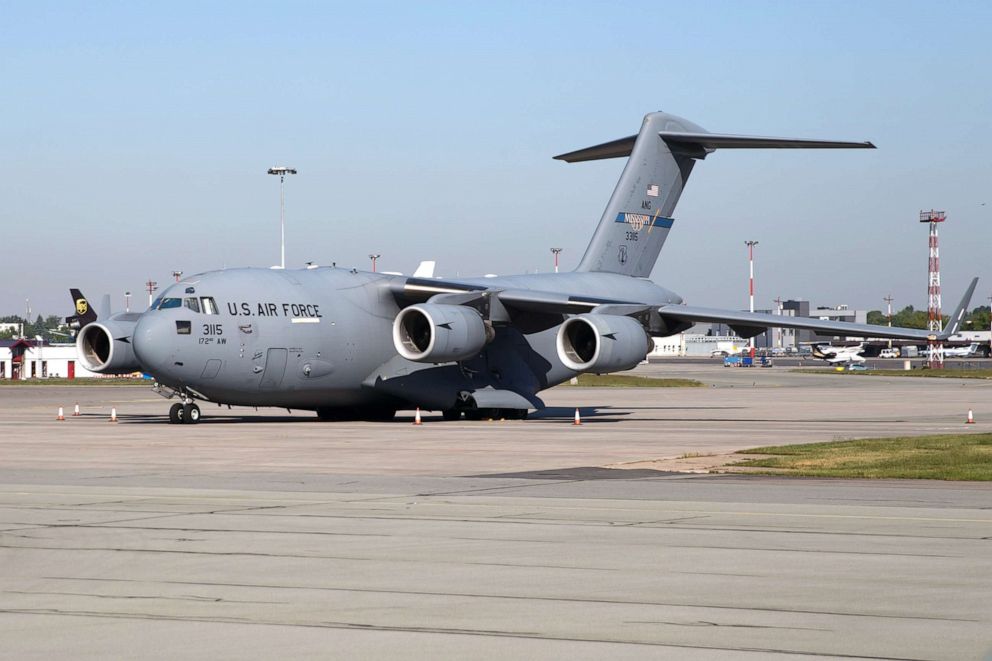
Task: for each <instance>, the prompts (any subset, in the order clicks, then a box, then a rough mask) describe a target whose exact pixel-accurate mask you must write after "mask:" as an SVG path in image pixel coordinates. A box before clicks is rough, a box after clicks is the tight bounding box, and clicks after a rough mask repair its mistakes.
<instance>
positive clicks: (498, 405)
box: [74, 112, 976, 423]
mask: <svg viewBox="0 0 992 661" xmlns="http://www.w3.org/2000/svg"><path fill="white" fill-rule="evenodd" d="M749 148H785V149H789V148H813V149H835V148H838V149H844V148H854V149H872V148H874V145H872V144H871V143H869V142H837V141H826V140H803V139H790V138H765V137H752V136H740V135H725V134H716V133H709V132H707V131H706V130H704V129H703V128H701V127H699V126H697V125H695V124H693V123H691V122H689V121H687V120H685V119H682V118H679V117H676V116H674V115H670V114H667V113H664V112H653V113H650V114H648V115H647V116H645V117H644V121H643V123H642V124H641V128H640V131H639V132H638V133H637V134H636V135H632V136H628V137H625V138H620V139H619V140H614V141H612V142H607V143H604V144H600V145H596V146H593V147H589V148H586V149H580V150H578V151H573V152H570V153H567V154H562V155H560V156H556V157H555V158H557V159H559V160H562V161H565V162H568V163H575V162H580V161H591V160H597V159H605V158H623V157H627V159H628V160H627V164H626V166H625V167H624V170H623V173H622V174H621V176H620V181H619V183H618V184H617V186H616V189H615V190H614V192H613V195H612V197H611V198H610V200H609V203H608V204H607V206H606V210H605V211H604V212H603V215H602V217H601V219H600V221H599V225H598V226H597V227H596V229H595V232H594V233H593V236H592V240H591V241H590V243H589V246H588V248H587V249H586V252H585V255H584V256H583V258H582V260H581V262H580V263H579V265H578V267H577V268H576V269H575V271H573V272H571V273H546V274H531V275H511V276H500V277H484V278H459V279H433V278H426V277H417V276H413V277H407V276H401V275H394V274H384V273H370V272H367V271H360V270H358V269H347V268H333V267H317V266H313V265H310V266H308V267H307V268H304V269H298V270H295V269H293V270H291V269H269V268H237V269H225V270H221V271H210V272H207V273H201V274H199V275H194V276H190V277H187V278H185V279H183V280H181V281H180V282H178V283H176V284H174V285H171V286H170V287H169V288H168V289H166V290H165V291H164V292H163V293H162V295H161V296H159V298H158V299H157V300H155V301H154V303H153V304H152V305H151V306H150V308H149V309H148V310H147V311H145V312H142V313H133V312H132V313H123V314H117V315H113V316H110V317H109V318H103V319H96V320H93V319H92V318H91V317H90V316H88V315H87V314H83V313H81V312H80V310H82V309H83V308H86V309H87V310H88V305H87V306H80V305H79V303H78V302H77V304H76V308H77V312H79V314H77V316H76V317H75V318H74V321H75V323H76V324H77V325H79V326H80V329H79V332H78V335H77V338H76V342H77V346H78V349H79V355H80V361H81V362H82V364H83V365H84V366H85V367H86V368H87V369H89V370H91V371H93V372H98V373H104V374H113V373H129V372H133V371H135V370H139V369H140V370H142V371H143V372H145V373H147V374H149V375H151V376H152V377H154V379H155V385H154V388H155V389H156V391H158V392H159V393H160V394H162V395H164V396H166V397H170V398H177V399H178V401H177V402H176V403H174V404H173V405H172V407H171V409H170V411H169V420H170V422H173V423H195V422H197V421H199V420H200V409H199V407H198V405H197V403H196V402H197V401H202V402H212V403H217V404H227V405H238V406H256V407H257V406H271V407H283V408H289V409H303V410H312V411H315V412H316V414H317V416H318V417H319V418H320V419H322V420H339V419H356V418H357V419H370V420H386V419H390V418H392V417H393V416H394V415H395V413H396V411H397V410H401V409H403V410H411V409H413V408H415V407H419V408H422V409H426V410H435V411H441V412H443V417H444V418H445V419H457V418H460V417H462V416H465V417H466V418H469V419H478V418H481V417H483V416H485V417H490V416H494V415H495V416H501V417H511V418H513V417H515V418H522V417H525V416H526V415H527V413H528V411H529V410H532V409H540V408H542V407H543V403H542V402H541V400H540V399H539V397H538V393H540V392H541V391H542V390H544V389H547V388H550V387H552V386H555V385H557V384H559V383H562V382H564V381H568V380H569V379H571V378H572V377H574V376H576V375H577V374H581V373H584V372H591V373H597V374H599V373H606V372H614V371H619V370H627V369H631V368H633V367H634V366H635V365H637V364H638V363H639V362H641V361H642V360H644V358H645V355H646V354H647V353H648V351H649V350H650V349H651V347H652V339H651V338H652V336H656V337H658V336H667V335H673V334H676V333H679V332H681V331H684V330H686V329H688V328H689V327H691V326H692V325H693V324H695V323H697V322H720V323H724V324H727V325H729V326H730V327H731V328H733V329H734V330H735V331H736V332H737V333H738V334H739V335H741V336H742V337H753V336H755V335H758V334H759V333H761V332H763V331H764V330H765V329H766V328H768V327H770V326H781V327H789V328H808V329H812V330H815V331H819V332H829V333H833V334H839V335H843V336H864V337H892V338H906V339H918V340H927V339H931V340H934V339H937V336H934V335H931V334H929V333H928V332H926V331H921V330H916V329H904V328H890V327H885V326H870V325H859V324H852V323H844V322H835V321H827V320H819V319H807V318H801V317H787V316H779V315H771V314H761V313H748V312H737V311H733V310H717V309H710V308H701V307H693V306H688V305H683V302H682V298H681V297H680V296H679V295H678V294H676V293H675V292H673V291H670V290H668V289H665V288H664V287H660V286H658V285H656V284H654V283H653V282H651V281H650V280H648V276H649V275H650V273H651V270H652V269H653V268H654V265H655V261H656V260H657V258H658V254H659V253H660V252H661V249H662V246H663V245H664V243H665V239H666V237H667V236H668V233H669V231H671V229H672V227H673V226H674V224H675V222H676V221H675V217H674V211H675V205H676V203H677V202H678V200H679V197H680V195H681V194H682V189H683V187H684V186H685V184H686V181H687V180H688V178H689V174H690V172H691V171H692V169H693V166H694V165H695V164H696V163H697V162H698V161H701V160H703V159H705V158H706V157H707V156H708V155H709V154H711V153H712V152H713V151H715V150H718V149H749ZM975 284H976V282H975V281H973V282H972V284H971V286H970V287H969V289H968V291H967V293H966V295H965V297H964V301H963V302H962V305H961V307H959V309H958V311H957V312H956V313H955V315H954V317H953V318H952V322H951V323H950V324H949V325H948V328H947V329H946V330H945V331H944V333H942V334H941V335H940V338H944V337H946V336H949V335H950V334H952V333H954V332H956V331H957V329H958V326H959V325H960V321H961V316H962V315H963V314H964V312H963V311H964V307H963V306H965V305H967V302H968V300H969V299H970V296H971V294H972V292H973V291H974V289H975ZM79 298H82V297H81V296H80V297H79Z"/></svg>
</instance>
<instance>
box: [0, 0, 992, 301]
mask: <svg viewBox="0 0 992 661" xmlns="http://www.w3.org/2000/svg"><path fill="white" fill-rule="evenodd" d="M612 5H613V3H579V2H561V3H532V2H521V3H465V2H452V3H431V4H427V5H424V6H422V7H415V6H412V4H411V3H343V4H340V5H328V4H325V3H297V2H279V3H229V4H225V3H213V2H197V3H182V2H173V3H156V4H151V3H147V4H146V3H126V2H119V3H75V4H74V3H66V2H56V3H41V2H31V3H8V4H7V5H6V6H5V7H4V9H3V12H2V20H0V89H2V97H0V98H2V103H0V145H2V153H3V164H4V165H3V169H4V173H3V174H4V176H3V177H2V178H0V220H2V222H3V228H4V230H5V231H4V238H3V243H2V245H3V246H4V255H3V259H2V261H0V265H2V266H0V274H2V276H3V283H4V284H3V287H2V289H0V314H13V313H18V312H22V311H23V309H24V299H25V298H30V299H31V300H32V307H33V309H34V311H35V312H36V313H38V312H41V313H44V314H66V313H68V312H70V305H69V299H68V294H67V293H66V290H67V288H68V287H69V286H71V285H76V286H80V287H82V288H83V290H84V291H85V292H87V293H88V294H89V296H90V297H91V298H94V299H96V298H98V297H99V296H100V295H101V294H102V293H106V292H110V293H112V294H113V296H114V301H115V306H116V305H119V301H120V300H121V299H122V294H123V291H124V290H125V289H130V290H131V291H133V292H134V293H135V294H136V298H137V299H138V300H140V299H141V296H140V292H141V291H142V283H143V282H144V281H145V280H146V279H148V278H153V279H156V280H158V281H160V282H166V281H168V279H169V273H170V272H171V271H172V270H174V269H181V270H183V271H185V272H186V273H194V272H198V271H203V270H209V269H214V268H221V267H224V266H241V265H254V266H269V265H271V264H275V263H278V182H277V180H276V179H275V178H274V177H268V176H266V175H265V170H266V168H267V167H269V166H271V165H275V164H287V165H291V166H295V167H297V168H298V169H299V171H300V174H299V175H298V176H296V177H294V178H292V179H291V180H290V181H288V183H287V244H288V247H287V260H288V263H289V264H290V265H291V266H292V265H302V264H303V263H304V262H306V261H315V262H318V263H321V264H329V263H330V262H331V261H336V262H337V263H338V264H339V265H356V266H359V267H360V268H367V266H368V258H367V257H366V255H367V254H368V253H369V252H377V253H382V255H383V257H382V259H381V262H380V264H381V268H383V269H385V270H398V271H404V272H407V273H409V272H410V271H411V270H412V269H413V268H414V267H415V266H416V264H417V262H418V261H419V260H421V259H437V260H438V262H439V266H438V270H439V273H441V274H444V275H449V276H454V275H456V274H458V275H473V274H481V273H486V272H492V273H500V274H507V273H514V272H521V271H533V270H535V269H540V270H548V269H549V268H550V265H551V254H550V252H549V248H550V247H551V246H561V247H563V248H564V252H563V253H562V263H563V266H564V267H565V268H570V267H571V266H572V265H574V264H575V263H576V262H577V260H578V259H579V257H580V256H581V254H582V251H583V250H584V248H585V245H586V243H587V241H588V239H589V237H590V236H591V234H592V231H593V229H594V227H595V225H596V223H597V221H598V219H599V216H600V214H601V212H602V210H603V207H604V206H605V204H606V201H607V199H608V197H609V195H610V193H611V191H612V189H613V186H614V184H615V182H616V179H617V177H618V175H619V172H620V169H621V167H622V162H621V161H619V160H614V161H603V162H598V163H591V164H577V165H566V164H563V163H560V162H558V161H553V160H551V156H553V155H554V154H558V153H561V152H564V151H569V150H571V149H575V148H578V147H584V146H588V145H591V144H595V143H598V142H602V141H606V140H611V139H614V138H618V137H621V136H624V135H629V134H631V133H633V132H635V131H636V129H637V128H638V125H639V122H640V118H641V117H642V115H643V114H644V113H646V112H648V111H651V110H658V109H661V110H666V111H668V112H673V113H676V114H679V115H682V116H684V117H687V118H689V119H691V120H693V121H695V122H697V123H698V124H701V125H702V126H705V127H707V128H708V129H709V130H712V131H719V132H726V133H754V134H762V135H781V136H796V137H814V138H839V139H857V140H866V139H867V140H872V141H874V142H875V143H876V144H877V145H878V146H879V149H878V151H875V152H865V151H851V152H816V151H809V152H783V151H753V152H744V151H737V152H729V151H728V152H718V153H716V154H714V155H712V156H711V157H710V158H708V159H707V160H706V161H705V162H703V163H700V164H699V165H698V166H697V168H696V169H695V171H694V172H693V176H692V179H691V181H690V182H689V185H688V187H687V189H686V191H685V193H684V195H683V197H682V202H681V203H680V205H679V207H678V209H677V210H676V213H675V216H676V219H677V223H676V226H675V229H674V230H673V232H672V234H671V236H670V237H669V241H668V244H667V245H666V247H665V250H664V251H663V252H662V255H661V259H660V260H659V264H658V266H657V268H656V269H655V271H654V274H653V279H654V280H655V281H656V282H658V283H660V284H663V285H665V286H668V287H670V288H673V289H675V290H676V291H678V292H680V293H682V294H683V295H684V296H685V297H686V299H687V300H688V301H689V302H690V303H693V304H697V305H703V304H705V305H716V306H725V307H743V306H746V301H747V297H746V294H747V288H746V281H745V277H746V273H747V263H746V251H745V248H744V240H745V239H756V240H758V241H760V245H759V246H758V248H757V251H756V254H757V260H758V261H757V267H756V270H757V276H758V285H757V289H758V293H757V297H758V306H759V307H770V306H771V305H772V303H771V301H772V299H773V298H775V296H782V297H785V298H789V297H804V298H809V299H811V300H813V301H814V302H815V303H820V304H835V303H847V304H849V305H851V306H858V307H869V308H880V307H882V305H883V303H882V300H881V299H882V297H883V296H884V295H886V294H889V293H891V294H893V295H894V296H895V299H896V300H895V305H896V306H897V307H902V306H903V305H906V304H913V305H916V306H917V307H920V306H925V303H926V299H925V293H926V289H925V287H926V231H925V226H922V225H919V224H918V223H917V222H916V217H917V214H918V212H919V210H920V209H924V208H926V209H929V208H931V207H935V208H938V209H945V210H946V211H947V212H948V216H949V218H950V220H949V221H948V222H947V223H946V225H945V227H944V228H943V234H942V238H941V240H942V257H943V267H944V268H943V271H944V272H943V280H944V289H945V296H944V299H945V307H947V308H950V307H953V305H954V304H955V303H956V299H957V297H958V295H959V294H960V292H961V291H962V289H963V288H964V286H965V284H966V282H967V280H968V278H970V277H971V276H972V275H980V276H982V277H983V282H982V285H981V286H980V289H979V293H978V294H976V300H975V303H976V304H977V303H984V302H986V300H985V298H986V297H987V296H988V295H989V294H990V293H992V266H990V264H992V260H990V259H989V258H988V252H989V250H990V248H992V229H990V224H989V221H990V220H992V191H990V181H992V137H990V117H992V74H990V70H992V67H990V65H992V45H990V44H992V39H990V35H992V4H990V3H987V2H974V3H962V2H932V1H931V2H764V3H762V2H748V3H739V2H728V3H720V2H706V3H686V2H682V3H663V2H658V1H657V0H656V1H655V2H644V3H640V2H638V3H633V2H632V3H622V4H621V5H620V6H619V7H617V6H612Z"/></svg>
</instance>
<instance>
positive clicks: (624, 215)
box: [555, 112, 875, 278]
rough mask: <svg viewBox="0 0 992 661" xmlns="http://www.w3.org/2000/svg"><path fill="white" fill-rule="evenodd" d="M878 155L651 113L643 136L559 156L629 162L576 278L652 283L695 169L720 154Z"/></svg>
mask: <svg viewBox="0 0 992 661" xmlns="http://www.w3.org/2000/svg"><path fill="white" fill-rule="evenodd" d="M874 148H875V146H874V145H873V144H871V143H870V142H841V141H835V140H809V139H802V138H767V137H759V136H746V135H722V134H717V133H710V132H708V131H706V130H705V129H703V128H700V127H699V126H697V125H695V124H693V123H692V122H690V121H688V120H685V119H682V118H681V117H676V116H675V115H669V114H668V113H664V112H653V113H649V114H648V115H645V117H644V121H643V123H642V124H641V130H640V132H639V133H638V134H637V135H632V136H629V137H626V138H620V139H619V140H614V141H612V142H606V143H603V144H601V145H596V146H594V147H588V148H586V149H580V150H578V151H574V152H570V153H568V154H562V155H561V156H555V158H556V159H558V160H562V161H566V162H569V163H576V162H579V161H593V160H598V159H603V158H620V157H623V156H629V158H628V159H627V165H626V166H625V167H624V169H623V174H621V175H620V181H619V183H617V187H616V189H615V190H614V191H613V196H612V197H610V202H609V204H607V205H606V211H604V212H603V217H602V218H601V219H600V221H599V226H598V227H597V228H596V233H595V234H594V235H593V237H592V241H590V242H589V247H588V248H586V252H585V255H583V257H582V261H581V262H580V263H579V266H578V267H577V268H576V270H577V271H605V272H608V273H620V274H622V275H629V276H633V277H638V278H646V277H648V276H649V275H650V274H651V270H652V269H653V268H654V264H655V261H657V259H658V255H659V253H661V248H662V246H664V245H665V239H666V238H667V237H668V232H669V230H671V228H672V225H673V224H674V222H675V220H674V216H673V214H674V212H675V205H676V204H677V203H678V201H679V197H680V196H681V195H682V189H683V188H684V187H685V183H686V181H687V180H688V179H689V173H690V172H692V166H693V164H694V163H695V161H696V160H697V159H703V158H706V155H707V154H709V153H711V152H712V151H713V150H715V149H874Z"/></svg>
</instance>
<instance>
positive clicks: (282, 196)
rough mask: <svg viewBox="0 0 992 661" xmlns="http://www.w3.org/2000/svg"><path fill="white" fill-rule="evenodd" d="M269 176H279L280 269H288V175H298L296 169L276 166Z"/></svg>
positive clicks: (269, 171)
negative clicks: (286, 184)
mask: <svg viewBox="0 0 992 661" xmlns="http://www.w3.org/2000/svg"><path fill="white" fill-rule="evenodd" d="M268 174H274V175H279V257H280V259H279V268H282V269H284V268H286V190H285V185H284V184H285V182H286V175H287V174H296V168H288V167H286V166H284V165H276V166H274V167H271V168H269V169H268Z"/></svg>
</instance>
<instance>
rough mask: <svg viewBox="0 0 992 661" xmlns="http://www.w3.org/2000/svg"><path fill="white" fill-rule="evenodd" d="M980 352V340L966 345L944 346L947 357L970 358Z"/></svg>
mask: <svg viewBox="0 0 992 661" xmlns="http://www.w3.org/2000/svg"><path fill="white" fill-rule="evenodd" d="M976 353H978V342H972V343H971V344H969V345H968V346H966V347H944V357H945V358H968V357H970V356H974V355H975V354H976Z"/></svg>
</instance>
